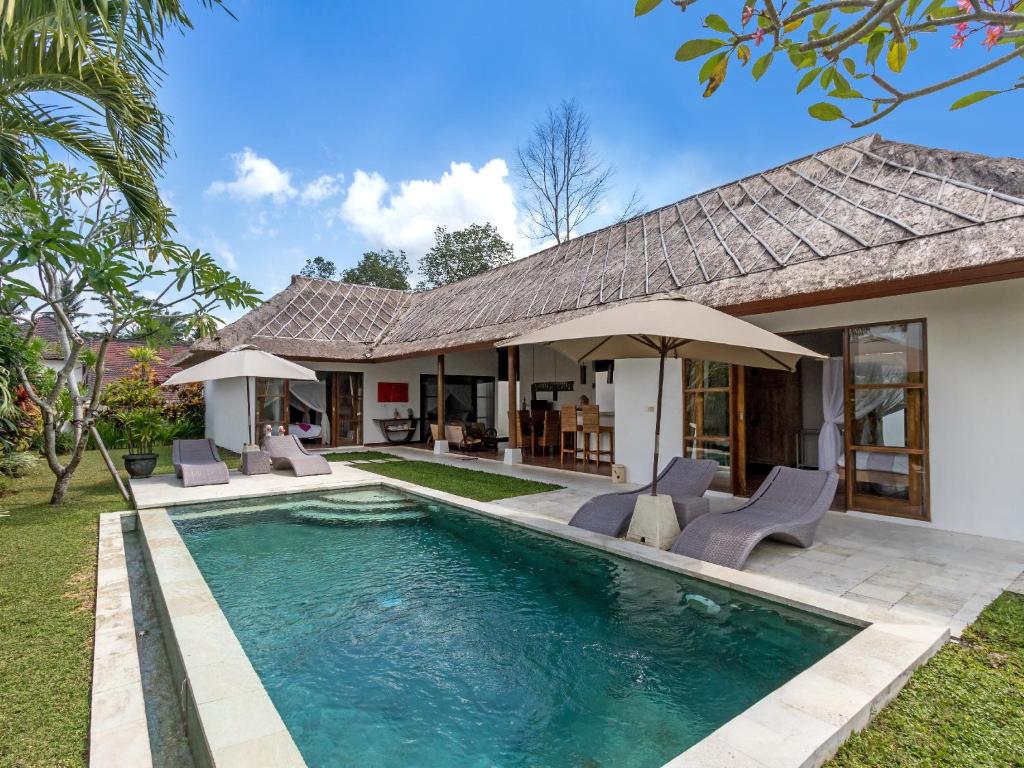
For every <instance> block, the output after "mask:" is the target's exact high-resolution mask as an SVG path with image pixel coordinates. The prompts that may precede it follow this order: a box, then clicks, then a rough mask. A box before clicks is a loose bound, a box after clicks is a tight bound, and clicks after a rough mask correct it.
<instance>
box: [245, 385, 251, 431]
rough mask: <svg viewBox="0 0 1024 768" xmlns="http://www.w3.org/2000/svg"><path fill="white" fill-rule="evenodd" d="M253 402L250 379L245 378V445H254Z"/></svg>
mask: <svg viewBox="0 0 1024 768" xmlns="http://www.w3.org/2000/svg"><path fill="white" fill-rule="evenodd" d="M252 440H253V437H252V402H251V401H250V400H249V377H248V376H246V377H245V444H246V445H252Z"/></svg>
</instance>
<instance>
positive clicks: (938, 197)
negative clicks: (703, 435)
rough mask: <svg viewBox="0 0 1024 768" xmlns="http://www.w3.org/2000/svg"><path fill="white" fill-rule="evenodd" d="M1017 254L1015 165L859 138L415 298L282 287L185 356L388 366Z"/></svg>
mask: <svg viewBox="0 0 1024 768" xmlns="http://www.w3.org/2000/svg"><path fill="white" fill-rule="evenodd" d="M1020 242H1024V160H1019V159H1016V158H992V157H987V156H984V155H977V154H970V153H963V152H954V151H950V150H942V149H930V148H925V147H917V146H913V145H908V144H900V143H895V142H890V141H886V140H884V139H882V138H881V137H879V136H866V137H864V138H861V139H858V140H856V141H852V142H849V143H846V144H840V145H839V146H836V147H832V148H830V149H827V150H823V151H821V152H817V153H814V154H812V155H808V156H807V157H803V158H800V159H798V160H795V161H793V162H790V163H786V164H785V165H781V166H778V167H776V168H772V169H769V170H766V171H762V172H760V173H756V174H754V175H751V176H748V177H746V178H744V179H741V180H739V181H735V182H732V183H730V184H725V185H723V186H721V187H717V188H715V189H711V190H708V191H706V192H702V193H700V194H697V195H693V196H691V197H688V198H685V199H683V200H680V201H678V202H676V203H672V204H670V205H667V206H664V207H663V208H659V209H656V210H653V211H650V212H648V213H645V214H643V215H641V216H637V217H635V218H632V219H630V220H628V221H626V222H623V223H620V224H616V225H613V226H611V227H606V228H604V229H600V230H597V231H595V232H590V233H588V234H585V235H581V236H579V237H576V238H574V239H572V240H570V241H568V242H567V243H562V244H560V245H556V246H553V247H551V248H548V249H546V250H543V251H540V252H538V253H535V254H533V255H532V256H528V257H526V258H524V259H520V260H519V261H516V262H513V263H511V264H508V265H505V266H503V267H499V268H498V269H494V270H491V271H489V272H485V273H483V274H480V275H477V276H475V277H471V278H468V279H466V280H462V281H460V282H458V283H455V284H453V285H449V286H445V287H443V288H438V289H435V290H433V291H429V292H426V293H419V294H410V293H404V292H399V291H385V290H382V289H377V288H365V287H362V286H351V285H346V284H343V283H336V282H331V281H318V280H309V279H306V278H293V281H292V284H291V286H289V287H288V288H287V289H285V290H284V291H283V292H282V293H280V294H278V295H277V296H275V297H273V298H272V299H271V300H270V301H269V302H267V304H265V305H264V306H263V307H261V308H259V309H257V310H255V311H253V312H251V313H249V315H247V316H245V317H244V318H242V319H241V320H239V321H237V322H236V323H233V324H231V325H229V326H227V327H226V328H224V329H223V330H222V331H221V333H220V336H219V337H218V338H217V339H214V340H212V341H208V342H203V343H201V344H199V345H196V347H194V348H193V349H194V351H195V352H204V351H213V350H222V349H227V348H229V347H230V346H232V345H234V344H238V343H242V342H244V341H247V342H251V343H253V344H256V345H257V346H259V347H261V348H263V349H267V350H268V351H271V352H276V353H280V354H285V355H288V356H291V357H307V358H331V359H339V360H358V359H386V358H391V357H398V356H403V355H411V354H418V353H419V354H424V353H428V352H434V351H443V350H445V349H453V348H460V347H461V348H465V347H471V346H475V345H477V346H478V345H484V344H489V343H493V342H494V341H497V340H499V339H503V338H508V337H510V336H513V335H515V334H518V333H521V332H523V331H525V330H530V329H532V328H536V327H539V326H542V325H546V324H549V323H551V322H555V321H556V320H558V321H560V320H563V319H567V318H569V317H572V316H573V315H576V314H580V313H586V312H588V311H593V309H595V308H597V307H600V306H602V305H605V304H608V303H611V302H617V301H636V300H642V299H644V298H647V297H651V296H654V295H660V296H681V297H685V298H688V299H692V300H695V301H699V302H701V303H704V304H708V305H710V306H714V307H718V308H720V309H728V308H729V307H739V306H743V305H748V304H753V303H754V302H758V301H765V300H768V299H774V298H785V297H792V296H795V295H801V294H815V293H821V292H826V291H830V290H835V289H838V288H845V287H849V286H851V285H861V284H875V283H884V282H887V281H895V280H901V279H904V278H913V277H921V276H925V275H932V274H937V273H943V272H948V271H953V270H961V269H965V268H969V267H980V266H984V265H990V264H997V263H999V262H1002V261H1011V260H1014V259H1017V258H1020V255H1019V254H1018V246H1017V244H1018V243H1020ZM555 316H557V317H555Z"/></svg>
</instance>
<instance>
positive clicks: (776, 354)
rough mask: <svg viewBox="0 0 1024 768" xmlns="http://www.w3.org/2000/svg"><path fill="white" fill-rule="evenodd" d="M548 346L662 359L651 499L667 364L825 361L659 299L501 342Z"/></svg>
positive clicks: (575, 353) (689, 304)
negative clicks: (673, 360)
mask: <svg viewBox="0 0 1024 768" xmlns="http://www.w3.org/2000/svg"><path fill="white" fill-rule="evenodd" d="M522 344H545V345H547V346H550V347H553V348H554V349H556V350H558V351H559V352H561V353H562V354H564V355H566V356H567V357H571V358H572V359H573V360H575V361H576V362H578V363H582V362H586V361H587V360H622V359H630V358H655V357H656V358H658V359H659V361H660V362H659V365H658V400H657V408H656V413H655V420H654V466H653V470H652V477H651V495H652V496H657V495H658V454H659V451H660V447H661V446H660V443H661V401H662V390H663V388H664V383H665V358H666V357H667V356H668V355H669V354H672V355H674V356H676V357H679V356H682V357H686V358H690V359H693V360H712V361H715V362H719V363H730V364H734V365H747V366H753V367H756V368H774V369H776V370H785V371H793V370H795V369H796V364H797V362H798V361H799V360H800V358H801V357H814V358H824V357H825V356H824V355H819V354H818V353H817V352H812V351H811V350H809V349H806V348H804V347H801V346H800V345H799V344H794V343H793V342H791V341H788V340H787V339H784V338H782V337H781V336H777V335H776V334H774V333H772V332H771V331H766V330H764V329H763V328H758V327H757V326H756V325H753V324H751V323H748V322H746V321H745V320H740V319H739V318H738V317H733V316H732V315H727V314H725V313H724V312H719V311H718V310H717V309H711V308H710V307H705V306H704V305H703V304H698V303H696V302H693V301H686V300H683V299H656V300H653V301H640V302H630V303H628V304H616V305H614V306H611V307H609V308H607V309H602V310H599V311H597V312H594V313H592V314H589V315H585V316H583V317H578V318H575V319H573V320H567V321H565V322H563V323H556V324H555V325H550V326H548V327H546V328H542V329H540V330H538V331H533V332H532V333H526V334H523V335H522V336H518V337H516V338H513V339H508V340H506V341H502V342H499V343H498V345H497V346H499V347H510V346H518V345H522Z"/></svg>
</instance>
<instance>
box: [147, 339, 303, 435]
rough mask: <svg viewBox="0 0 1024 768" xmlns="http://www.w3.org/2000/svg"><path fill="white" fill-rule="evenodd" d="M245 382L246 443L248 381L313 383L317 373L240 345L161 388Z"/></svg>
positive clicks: (249, 425) (180, 373) (249, 424)
mask: <svg viewBox="0 0 1024 768" xmlns="http://www.w3.org/2000/svg"><path fill="white" fill-rule="evenodd" d="M239 378H244V379H245V403H246V409H245V412H246V422H247V424H246V426H247V429H248V431H247V432H246V440H247V441H249V442H250V443H251V442H252V441H253V439H254V438H253V434H252V407H251V404H250V402H249V379H250V378H258V379H292V380H293V381H316V380H317V379H316V371H313V370H311V369H309V368H306V367H304V366H301V365H298V364H297V363H293V362H291V361H290V360H285V359H284V358H281V357H277V356H276V355H272V354H270V353H269V352H264V351H262V350H259V349H256V347H254V346H253V345H252V344H241V345H239V346H237V347H232V348H231V349H229V350H228V351H227V352H225V353H223V354H220V355H217V356H216V357H211V358H210V359H209V360H204V361H203V362H201V363H197V364H196V365H193V366H192V367H191V368H185V369H184V370H182V371H178V372H177V373H176V374H174V375H173V376H171V377H170V378H168V379H167V381H165V382H164V383H163V384H162V385H161V386H164V387H173V386H175V385H178V384H195V383H197V382H200V381H214V380H218V379H239Z"/></svg>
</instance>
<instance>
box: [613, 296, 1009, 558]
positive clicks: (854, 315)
mask: <svg viewBox="0 0 1024 768" xmlns="http://www.w3.org/2000/svg"><path fill="white" fill-rule="evenodd" d="M919 318H924V319H925V320H926V321H927V354H928V416H929V419H928V443H929V448H930V452H931V456H930V462H929V465H930V467H929V469H930V491H931V522H930V523H924V522H918V521H903V520H901V519H900V518H894V517H886V518H885V519H887V520H892V521H897V522H907V523H908V524H911V525H925V526H930V527H933V528H940V529H944V530H950V531H958V532H963V533H973V534H979V535H983V536H993V537H997V538H1003V539H1013V540H1018V541H1024V502H1022V501H1021V499H1020V497H1019V495H1018V492H1017V487H1016V486H1017V483H1016V478H1017V476H1018V473H1019V472H1020V462H1021V450H1020V436H1021V434H1022V433H1024V385H1022V382H1024V280H1010V281H1005V282H999V283H989V284H985V285H975V286H966V287H962V288H950V289H945V290H940V291H929V292H926V293H917V294H910V295H906V296H895V297H890V298H882V299H870V300H866V301H856V302H846V303H841V304H834V305H831V306H825V307H812V308H808V309H800V310H791V311H786V312H776V313H772V314H764V315H755V316H751V317H747V318H745V319H747V320H749V321H751V322H753V323H755V324H757V325H759V326H761V327H763V328H767V329H769V330H771V331H775V332H779V333H789V332H795V331H806V330H814V329H823V328H835V327H840V326H849V325H861V324H867V323H882V322H888V321H896V320H912V319H919ZM671 370H672V371H673V372H672V374H671V376H667V377H666V385H665V392H666V405H667V407H666V410H665V421H664V423H663V426H662V430H663V438H662V457H663V461H664V460H665V457H670V456H673V455H678V454H679V453H680V451H681V450H682V434H681V429H682V415H681V408H682V391H681V384H680V381H679V377H680V373H679V370H678V363H677V364H675V365H674V366H673V367H672V369H671ZM656 375H657V368H656V363H655V362H654V361H646V360H632V361H618V362H616V364H615V388H616V393H615V395H616V397H615V401H616V414H615V433H616V457H615V458H616V461H617V462H620V463H623V464H626V466H627V471H628V477H629V479H630V480H633V481H640V480H644V481H646V478H647V476H648V474H649V472H650V466H649V462H650V457H651V439H650V435H651V434H652V429H653V422H654V415H653V412H652V411H651V410H650V409H651V407H652V406H653V404H654V395H655V381H656V379H655V376H656ZM854 514H865V515H866V516H868V513H854ZM870 516H871V517H875V515H870Z"/></svg>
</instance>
